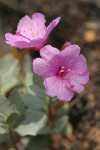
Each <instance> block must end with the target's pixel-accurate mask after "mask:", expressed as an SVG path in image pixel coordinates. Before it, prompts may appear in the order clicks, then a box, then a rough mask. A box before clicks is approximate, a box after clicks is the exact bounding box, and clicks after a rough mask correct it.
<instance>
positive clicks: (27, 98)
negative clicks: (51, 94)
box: [22, 94, 45, 110]
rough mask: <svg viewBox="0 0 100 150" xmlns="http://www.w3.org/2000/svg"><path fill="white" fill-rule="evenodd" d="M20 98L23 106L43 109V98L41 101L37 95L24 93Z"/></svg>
mask: <svg viewBox="0 0 100 150" xmlns="http://www.w3.org/2000/svg"><path fill="white" fill-rule="evenodd" d="M22 100H23V103H24V105H25V106H27V107H28V108H30V109H33V110H44V108H45V100H44V101H41V100H40V99H39V98H38V97H36V96H33V95H31V94H24V95H23V96H22Z"/></svg>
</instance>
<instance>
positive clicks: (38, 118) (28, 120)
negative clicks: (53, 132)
mask: <svg viewBox="0 0 100 150" xmlns="http://www.w3.org/2000/svg"><path fill="white" fill-rule="evenodd" d="M46 122H47V116H46V115H44V114H43V113H40V112H38V111H34V110H33V111H32V110H30V109H28V110H27V111H26V113H25V117H23V120H21V122H19V125H18V126H17V127H16V129H15V131H16V132H17V133H19V134H20V135H21V136H25V135H34V136H35V135H37V134H38V132H39V130H40V129H41V128H43V127H44V126H45V124H46Z"/></svg>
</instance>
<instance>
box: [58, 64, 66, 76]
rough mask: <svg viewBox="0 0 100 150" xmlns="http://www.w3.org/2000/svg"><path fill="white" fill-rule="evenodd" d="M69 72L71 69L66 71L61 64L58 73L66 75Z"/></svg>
mask: <svg viewBox="0 0 100 150" xmlns="http://www.w3.org/2000/svg"><path fill="white" fill-rule="evenodd" d="M68 72H69V69H68V70H67V71H66V70H65V68H64V67H63V66H61V67H60V69H59V71H58V73H57V74H56V75H57V76H59V77H65V76H66V74H67V73H68Z"/></svg>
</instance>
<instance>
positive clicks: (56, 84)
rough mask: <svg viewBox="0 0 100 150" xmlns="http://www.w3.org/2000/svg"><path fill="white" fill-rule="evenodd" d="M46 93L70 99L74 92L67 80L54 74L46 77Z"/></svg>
mask: <svg viewBox="0 0 100 150" xmlns="http://www.w3.org/2000/svg"><path fill="white" fill-rule="evenodd" d="M44 86H45V88H46V89H45V93H46V94H47V95H49V96H51V97H54V96H57V97H58V99H59V100H61V101H70V100H71V98H72V97H73V92H72V90H70V89H69V88H68V87H67V85H66V82H64V80H62V79H61V78H59V77H56V76H53V77H49V78H46V79H45V81H44Z"/></svg>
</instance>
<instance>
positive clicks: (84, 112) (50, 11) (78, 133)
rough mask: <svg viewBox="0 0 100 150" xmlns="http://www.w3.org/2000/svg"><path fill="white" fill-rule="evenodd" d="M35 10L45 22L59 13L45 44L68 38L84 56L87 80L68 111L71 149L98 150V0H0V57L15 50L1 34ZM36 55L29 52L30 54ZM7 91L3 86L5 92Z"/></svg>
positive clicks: (99, 34) (99, 26)
mask: <svg viewBox="0 0 100 150" xmlns="http://www.w3.org/2000/svg"><path fill="white" fill-rule="evenodd" d="M35 12H42V13H43V14H44V15H45V16H46V20H47V25H48V24H49V23H50V22H51V21H52V20H53V19H54V18H56V17H58V16H61V21H60V23H59V24H58V26H57V27H56V28H55V29H54V31H53V32H52V33H51V35H50V38H49V40H48V43H50V44H51V45H52V46H55V47H57V48H59V49H60V48H61V46H62V45H63V44H64V42H65V41H71V42H72V43H75V44H78V45H79V46H80V47H81V53H83V54H84V55H85V56H86V58H87V63H88V68H89V71H90V81H89V83H88V84H87V86H86V88H85V92H84V93H82V94H81V95H79V96H77V97H79V98H78V99H79V101H78V102H77V99H76V101H75V100H74V101H73V103H72V107H71V108H70V110H69V118H70V122H71V123H72V126H73V130H74V134H75V137H76V140H75V142H74V144H73V146H72V150H100V101H99V100H100V69H99V68H100V0H28V1H27V0H0V60H1V59H2V58H3V57H5V55H6V54H9V53H11V52H12V51H14V50H15V49H14V48H12V47H11V46H9V45H7V44H6V43H5V38H4V34H5V33H7V32H12V33H14V32H15V30H16V26H17V23H18V21H19V20H20V19H21V18H22V17H23V16H24V15H26V14H27V15H29V16H31V15H32V14H33V13H35ZM15 51H16V50H15ZM21 52H22V50H21ZM22 53H23V52H22ZM36 55H37V52H34V51H32V52H31V56H32V57H35V56H36ZM19 59H21V58H19ZM4 62H5V61H4ZM15 64H16V63H15ZM1 70H2V66H1V65H0V72H1ZM8 71H9V68H8V69H6V72H8ZM14 83H16V82H14ZM13 86H14V85H13V84H12V86H11V88H13ZM8 92H9V90H8V89H6V90H5V95H7V94H8ZM0 150H2V148H0ZM67 150H68V149H67Z"/></svg>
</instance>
